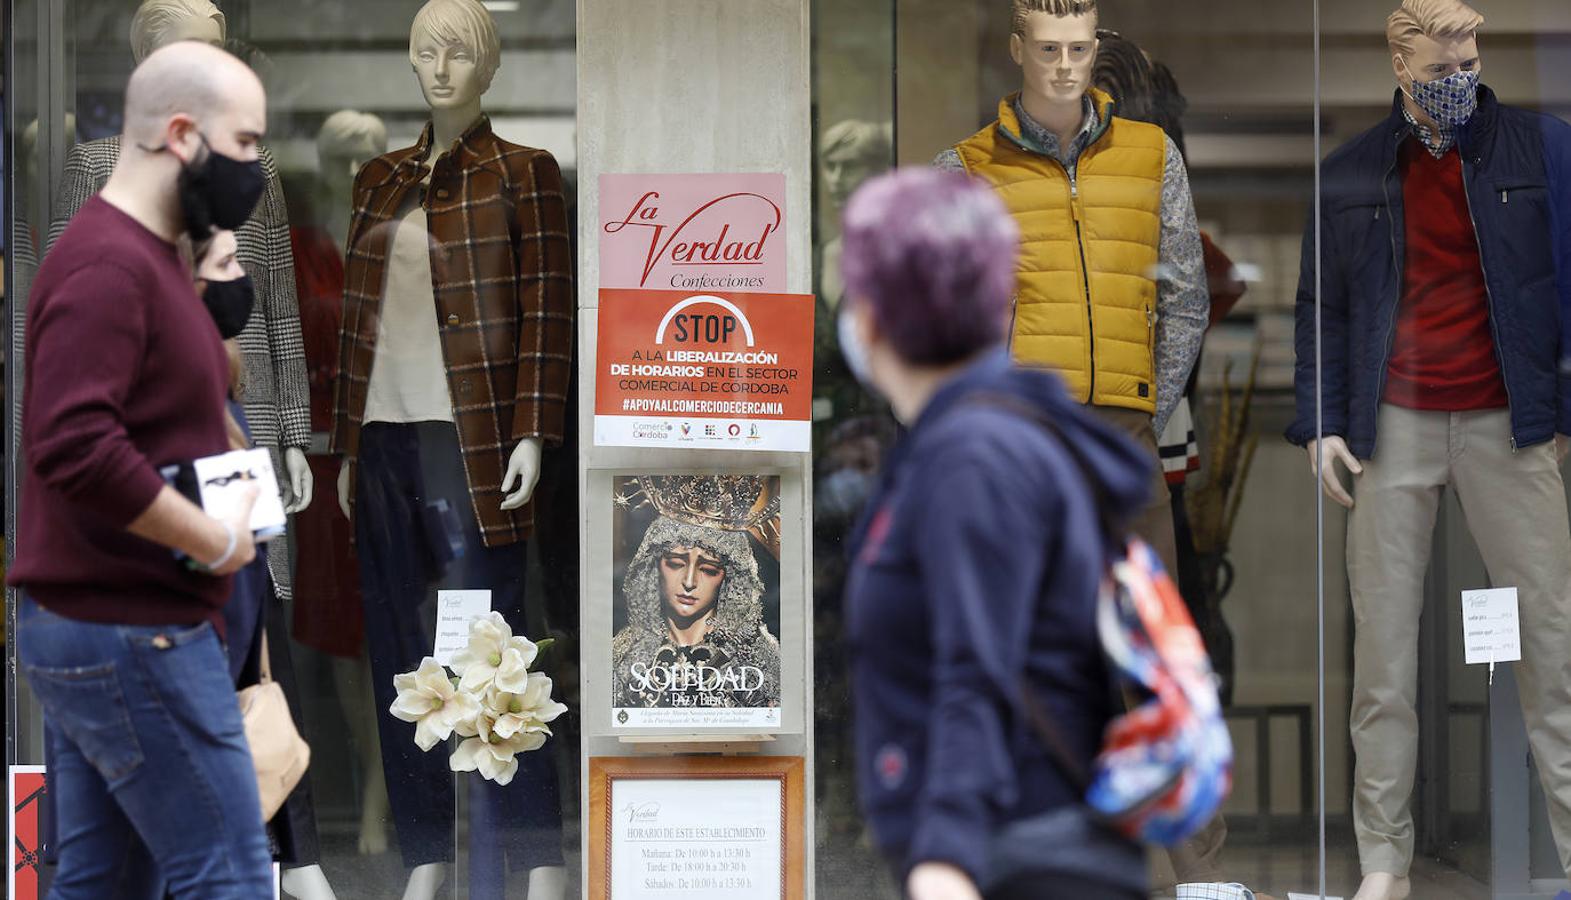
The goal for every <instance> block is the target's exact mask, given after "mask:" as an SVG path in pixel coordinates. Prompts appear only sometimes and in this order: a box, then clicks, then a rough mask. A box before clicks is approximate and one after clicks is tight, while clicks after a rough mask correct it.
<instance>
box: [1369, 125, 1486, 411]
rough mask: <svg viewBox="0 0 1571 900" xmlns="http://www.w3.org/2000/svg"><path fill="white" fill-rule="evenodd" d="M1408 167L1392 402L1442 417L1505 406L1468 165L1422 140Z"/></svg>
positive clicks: (1407, 157)
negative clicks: (1466, 181) (1466, 182)
mask: <svg viewBox="0 0 1571 900" xmlns="http://www.w3.org/2000/svg"><path fill="white" fill-rule="evenodd" d="M1401 166H1402V182H1403V188H1402V200H1403V203H1404V211H1405V216H1406V219H1407V266H1406V269H1407V270H1406V273H1405V277H1404V278H1403V283H1402V305H1401V308H1400V310H1399V311H1398V313H1397V321H1396V335H1395V338H1394V340H1393V342H1392V344H1391V362H1390V366H1389V377H1388V378H1387V380H1386V394H1385V402H1387V403H1391V404H1394V405H1396V406H1403V407H1406V408H1408V409H1421V410H1431V411H1439V412H1464V411H1467V410H1480V409H1499V408H1501V407H1504V406H1506V405H1507V399H1506V386H1505V380H1504V379H1503V378H1502V377H1501V375H1500V361H1499V360H1498V359H1497V358H1496V357H1495V341H1494V335H1493V334H1492V333H1491V332H1490V328H1489V294H1488V292H1487V289H1486V288H1485V286H1484V265H1483V260H1482V258H1481V257H1480V256H1479V252H1478V235H1477V234H1476V233H1475V232H1474V230H1473V220H1472V215H1471V214H1470V213H1469V211H1468V207H1467V195H1466V193H1464V188H1463V183H1462V158H1461V156H1460V155H1458V153H1457V151H1456V149H1455V148H1453V149H1452V150H1451V151H1450V152H1449V153H1447V154H1445V155H1444V156H1442V157H1441V158H1440V159H1435V157H1434V155H1433V154H1431V153H1430V152H1429V151H1428V150H1427V149H1425V148H1424V146H1423V144H1422V143H1421V142H1419V141H1418V140H1417V139H1416V138H1415V139H1412V140H1408V141H1406V142H1405V143H1404V144H1403V145H1402V157H1401Z"/></svg>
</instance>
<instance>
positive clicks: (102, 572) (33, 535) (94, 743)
mask: <svg viewBox="0 0 1571 900" xmlns="http://www.w3.org/2000/svg"><path fill="white" fill-rule="evenodd" d="M265 118H266V98H265V96H264V93H263V90H262V85H261V83H260V82H258V81H257V79H256V76H255V75H253V74H252V73H251V71H250V70H249V69H247V68H246V67H245V66H244V65H243V64H242V63H241V62H240V61H239V60H237V59H235V58H234V57H233V56H230V55H229V54H227V53H225V52H223V51H221V50H217V49H214V48H212V47H209V46H206V45H203V44H198V43H194V42H182V43H178V44H174V45H171V46H169V47H166V48H164V49H162V50H159V51H158V52H156V53H154V54H152V55H151V56H149V57H148V58H147V59H146V60H145V61H143V63H142V64H141V65H140V66H138V67H137V69H136V71H135V72H134V73H133V74H132V76H131V81H130V84H129V85H128V86H127V88H126V108H125V123H126V128H125V149H124V150H123V152H122V153H121V155H120V160H119V163H118V164H117V166H116V168H115V171H114V174H113V175H112V176H111V177H110V179H109V182H108V183H107V184H106V185H105V187H104V189H103V191H102V192H101V193H100V194H99V195H98V196H97V197H94V198H93V199H92V200H90V201H88V203H87V204H86V205H84V206H83V207H82V209H81V211H80V212H79V213H78V214H77V216H76V217H75V219H73V220H72V222H71V224H70V226H69V227H68V228H67V229H66V231H65V233H64V234H63V235H61V237H60V240H59V241H58V242H57V243H56V244H55V246H54V249H53V251H52V252H51V253H50V254H49V257H48V258H47V259H46V260H45V262H44V264H43V266H42V267H41V268H40V269H39V271H38V277H37V280H36V281H35V282H34V285H33V290H32V295H31V298H30V301H29V309H28V322H27V348H26V349H27V352H26V363H25V387H24V390H23V401H22V402H23V413H22V454H23V459H24V460H25V472H24V475H23V485H22V495H21V502H20V504H19V507H18V522H17V530H16V543H15V548H16V556H15V563H14V565H13V566H12V568H11V570H10V574H9V580H10V583H11V584H12V585H13V586H15V587H17V588H18V589H19V590H20V591H21V594H22V600H21V603H20V605H19V608H18V611H17V623H18V624H17V632H16V646H17V648H18V651H17V656H18V660H19V662H20V664H21V668H22V671H23V674H24V675H25V676H26V678H27V681H28V684H29V685H30V686H31V687H32V689H33V693H34V694H35V695H36V696H37V697H38V700H39V702H40V704H41V705H42V706H43V709H44V714H45V717H46V720H47V722H48V723H49V725H50V729H49V731H50V741H51V749H52V751H53V754H54V760H55V762H54V771H53V772H52V773H51V774H52V775H53V776H54V784H55V791H56V797H55V801H56V803H55V806H56V808H57V809H58V811H59V822H58V827H59V857H60V866H59V874H58V876H57V877H56V879H55V882H54V885H53V887H52V888H51V890H50V894H49V897H50V898H51V900H77V898H83V900H88V898H91V900H116V898H158V897H162V896H164V893H165V892H167V893H168V894H170V895H172V896H174V897H175V898H180V900H184V898H198V897H199V898H202V900H230V898H243V900H263V898H271V897H272V896H273V888H272V883H271V859H270V857H269V853H268V847H267V839H266V836H265V834H264V833H263V827H262V814H261V809H260V803H259V801H258V799H257V787H256V776H255V773H254V770H253V768H252V763H251V755H250V750H249V748H248V747H247V744H246V740H245V734H244V731H243V727H242V724H241V720H240V713H239V709H238V708H237V705H236V703H235V697H234V686H233V684H232V682H231V681H230V678H229V668H228V662H227V659H226V657H225V655H224V651H223V647H222V645H221V643H220V641H221V639H222V637H223V635H222V634H221V629H222V627H223V616H222V608H223V605H224V603H225V601H226V600H227V599H228V596H229V588H230V580H229V576H230V574H231V573H233V572H235V571H236V570H238V569H240V568H241V567H243V566H244V565H246V564H247V563H249V562H250V561H251V560H252V559H254V558H255V555H256V548H255V546H254V544H253V542H252V538H251V530H250V528H249V527H248V522H249V518H250V508H249V506H250V504H249V503H247V504H246V508H245V509H244V510H241V511H239V512H238V513H237V514H236V515H235V516H233V517H232V518H230V519H227V520H221V519H215V518H213V517H211V516H209V515H207V514H206V513H205V512H203V511H202V509H201V508H200V507H198V506H196V505H194V504H192V503H190V502H189V501H187V500H185V499H184V498H183V497H182V496H181V495H180V494H179V493H177V492H176V491H174V490H172V489H171V488H169V487H168V486H167V485H166V484H165V481H164V479H163V477H162V475H161V474H160V471H161V469H163V468H164V467H166V466H171V465H176V464H179V463H184V462H189V461H191V460H194V459H198V458H201V457H205V456H211V455H214V454H218V453H223V452H225V451H227V450H228V449H229V440H228V435H227V431H226V429H225V412H224V399H225V392H226V388H227V385H228V383H229V368H228V359H227V356H226V354H225V352H224V347H223V344H222V342H221V340H220V339H219V336H218V330H217V328H216V326H215V325H214V323H213V319H212V317H211V316H210V315H209V314H208V312H207V309H206V308H205V307H204V306H203V304H202V301H201V299H200V298H199V297H198V296H197V294H196V291H195V289H194V288H193V285H192V280H191V270H190V267H189V265H188V264H187V263H186V262H185V260H184V258H183V257H182V254H181V250H180V247H179V245H180V242H181V241H182V240H184V239H186V238H189V237H196V238H200V237H204V236H206V235H207V234H209V233H210V232H211V230H212V229H213V228H215V227H219V228H224V227H232V226H231V225H230V224H228V223H230V222H231V221H233V220H234V219H235V217H236V216H238V217H239V219H240V220H241V221H243V220H244V219H245V217H246V216H247V215H249V214H250V211H251V207H252V206H254V205H255V202H256V196H257V194H259V193H260V190H259V185H260V172H259V171H258V167H257V158H258V157H257V143H258V141H259V140H260V139H261V137H262V132H263V130H264V127H265ZM235 224H238V222H236V223H235ZM254 499H255V493H254V491H253V493H252V495H251V500H253V501H254Z"/></svg>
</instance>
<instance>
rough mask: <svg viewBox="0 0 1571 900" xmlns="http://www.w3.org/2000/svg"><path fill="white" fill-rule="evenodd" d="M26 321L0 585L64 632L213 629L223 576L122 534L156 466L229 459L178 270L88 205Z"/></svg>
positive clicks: (159, 245) (218, 373)
mask: <svg viewBox="0 0 1571 900" xmlns="http://www.w3.org/2000/svg"><path fill="white" fill-rule="evenodd" d="M27 312H28V315H27V343H26V350H27V354H26V360H25V373H26V381H25V383H24V387H23V392H22V459H23V460H24V461H25V465H26V470H25V472H24V474H23V478H22V496H21V502H20V503H19V505H18V507H17V524H16V547H15V551H16V552H15V562H14V564H13V565H12V566H11V569H10V572H9V574H8V580H9V581H10V583H11V584H12V585H14V586H16V587H19V588H21V589H22V590H24V591H26V592H27V594H28V595H29V596H31V597H32V598H33V599H34V600H36V601H37V602H38V603H39V604H41V605H42V606H44V607H45V608H47V609H49V610H51V611H53V612H56V613H58V614H60V615H63V616H66V617H68V618H72V619H79V620H83V621H88V622H106V623H116V624H126V625H179V624H195V623H197V622H201V621H203V620H204V619H206V620H209V621H213V622H215V624H216V625H217V626H218V627H221V619H222V617H221V615H220V610H221V608H222V606H223V604H224V601H225V600H226V599H227V598H228V597H229V579H227V578H214V577H211V576H208V575H200V574H197V573H195V572H191V571H188V570H187V569H186V567H185V566H184V565H181V564H178V563H176V561H175V559H174V555H173V552H172V551H171V550H170V549H169V548H167V547H163V546H159V545H157V544H154V543H152V542H150V541H145V540H142V539H141V538H138V537H135V536H133V535H132V534H130V533H129V532H127V531H126V530H125V528H126V526H127V525H128V524H130V523H131V522H132V521H133V520H134V519H136V518H137V517H138V516H140V515H141V514H142V513H143V512H145V511H146V510H147V508H148V506H150V505H151V504H152V502H153V499H154V498H155V497H156V496H157V495H158V492H159V491H161V490H162V489H163V487H164V480H163V478H162V477H161V476H160V475H159V473H158V468H159V467H160V466H164V465H168V464H170V463H175V462H181V461H185V460H191V459H195V458H197V457H201V456H210V455H212V454H214V453H222V452H224V451H225V450H227V449H228V447H229V442H228V438H227V437H226V434H225V431H224V396H225V393H226V390H227V387H228V381H229V363H228V358H227V356H226V355H225V352H224V347H223V343H222V341H220V340H219V337H218V329H217V327H216V326H215V325H214V324H213V319H212V317H211V316H210V315H208V313H207V309H206V307H204V306H203V305H202V301H201V300H200V299H199V298H198V297H197V295H196V291H195V290H194V288H193V287H192V283H191V273H190V270H189V269H188V268H187V266H186V265H185V264H184V263H183V262H181V260H180V257H179V255H178V254H177V253H176V251H175V247H174V245H172V244H169V243H167V242H165V241H163V240H161V239H160V238H158V237H157V236H156V235H154V234H153V233H152V232H150V231H148V230H147V229H146V228H144V227H143V226H142V225H141V224H139V223H138V222H137V221H136V220H134V219H132V218H131V217H130V216H128V215H126V214H125V213H123V212H121V211H120V210H118V209H116V208H115V207H113V206H111V205H109V204H108V203H106V202H104V201H103V200H102V199H101V198H98V197H94V198H93V199H91V200H89V201H88V202H87V203H86V204H84V205H83V206H82V209H81V211H80V212H78V213H77V214H76V217H75V218H74V219H72V221H71V224H70V226H69V227H68V228H66V230H65V233H64V234H63V235H61V237H60V240H59V241H58V242H56V244H55V246H54V249H53V250H51V251H50V253H49V256H48V257H47V258H46V259H45V260H44V264H43V266H41V267H40V268H39V270H38V277H37V279H36V280H35V281H34V283H33V292H32V296H31V299H30V301H29V308H28V311H27Z"/></svg>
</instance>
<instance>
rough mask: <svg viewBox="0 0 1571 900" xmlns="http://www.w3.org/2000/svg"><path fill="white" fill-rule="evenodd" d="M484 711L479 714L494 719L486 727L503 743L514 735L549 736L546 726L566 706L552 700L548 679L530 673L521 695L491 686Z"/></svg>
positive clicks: (548, 677)
mask: <svg viewBox="0 0 1571 900" xmlns="http://www.w3.org/2000/svg"><path fill="white" fill-rule="evenodd" d="M499 681H500V679H499ZM485 708H486V711H485V713H483V714H482V715H484V716H486V717H489V718H491V719H493V721H492V722H490V724H489V727H490V728H491V730H492V731H493V732H494V733H495V734H498V735H500V736H501V737H502V738H503V739H504V740H506V739H508V738H511V737H513V736H514V735H516V734H529V733H540V734H550V733H551V729H550V728H549V727H548V726H547V723H549V722H553V721H555V720H556V718H557V717H558V716H560V715H562V714H563V713H565V712H567V707H566V706H563V705H562V704H560V703H557V702H556V701H554V700H552V699H551V676H549V675H545V674H542V673H540V672H531V673H530V674H529V680H528V684H527V685H526V686H525V688H524V690H523V691H522V692H512V691H504V690H502V689H500V688H495V687H493V688H492V689H491V690H489V691H487V692H486V697H485Z"/></svg>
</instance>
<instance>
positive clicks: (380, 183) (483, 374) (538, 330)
mask: <svg viewBox="0 0 1571 900" xmlns="http://www.w3.org/2000/svg"><path fill="white" fill-rule="evenodd" d="M431 140H432V138H431V126H430V125H427V126H426V129H425V132H424V133H423V134H422V135H421V136H420V141H419V143H417V144H416V145H415V146H413V147H409V148H407V149H404V150H395V151H393V152H392V153H388V154H386V155H384V156H380V157H378V158H376V159H373V160H371V161H370V162H368V163H366V164H365V166H364V167H363V168H361V170H360V173H359V174H358V175H357V176H356V177H355V188H354V196H355V215H354V220H353V222H352V223H351V224H350V226H349V238H348V244H347V246H348V259H347V260H346V262H345V267H344V319H343V327H342V330H341V331H340V333H339V349H338V354H339V367H338V379H337V381H336V383H335V385H334V390H333V433H332V447H333V450H334V452H337V453H342V454H344V455H345V457H347V458H348V459H349V460H350V461H351V463H352V462H353V461H354V460H355V459H356V457H357V455H358V450H359V445H360V426H361V424H362V423H363V421H364V416H365V407H366V394H367V388H368V387H369V385H370V381H371V365H372V363H373V361H374V360H375V358H376V338H377V324H378V321H379V316H380V313H381V308H382V293H383V291H384V289H385V287H386V281H387V275H386V261H387V254H388V250H389V245H390V243H391V240H392V235H393V231H394V229H396V228H397V226H398V221H399V213H400V209H401V207H402V205H403V204H404V202H405V199H406V198H407V197H408V195H409V193H410V192H411V191H419V190H421V182H422V181H423V180H424V179H425V176H426V173H427V171H431V180H430V183H429V185H428V186H427V187H426V188H425V194H424V196H423V197H422V199H421V201H420V202H421V203H422V204H423V205H424V206H425V211H426V222H427V229H428V230H429V231H430V234H431V240H430V243H431V281H432V288H433V292H434V294H435V300H436V319H437V327H438V328H440V329H441V335H440V337H441V344H442V357H443V360H444V361H445V364H446V368H447V387H448V396H449V397H450V398H451V400H452V403H453V421H454V423H455V424H456V425H457V428H458V437H459V443H460V445H461V446H462V448H463V455H464V471H465V472H467V473H468V476H469V498H470V504H471V505H472V506H473V508H474V514H475V518H476V520H477V521H478V522H479V523H480V532H481V535H482V536H483V537H484V540H485V544H486V546H487V547H499V546H504V545H507V544H510V543H513V542H516V541H520V540H524V539H526V538H528V537H529V536H530V535H531V534H532V533H533V528H534V504H533V503H530V504H528V505H525V506H524V507H523V508H521V509H516V510H513V511H511V512H503V511H502V510H501V509H500V506H501V503H502V496H503V495H502V477H503V475H504V474H505V473H506V471H507V463H508V459H509V457H510V456H511V455H512V452H513V449H514V448H515V447H517V446H518V443H519V442H520V441H522V440H524V439H525V438H541V439H543V440H544V441H546V442H547V443H550V444H559V443H561V440H562V428H563V423H564V420H565V417H566V406H567V387H568V375H569V368H570V366H571V363H572V353H573V276H572V263H573V261H572V251H571V244H570V242H569V236H568V224H567V209H566V198H565V196H564V194H563V191H562V173H561V170H560V169H559V168H558V167H557V163H556V160H555V159H554V158H552V156H551V154H549V153H547V152H545V151H544V150H535V149H531V148H529V147H520V146H518V145H516V144H510V143H508V142H507V141H504V140H502V139H500V138H498V137H497V136H496V135H494V134H493V133H492V132H491V122H490V120H489V119H487V118H485V117H482V118H481V119H480V120H479V121H478V122H476V123H475V124H474V125H472V126H470V128H469V130H468V131H466V132H465V133H464V135H463V137H461V138H460V139H459V140H458V142H457V143H456V144H455V145H454V146H453V148H452V149H451V150H449V151H448V152H446V153H444V154H442V155H441V156H440V157H438V158H437V160H436V164H435V167H434V171H432V170H430V169H429V167H428V166H427V164H426V163H427V159H428V158H429V156H430V153H431Z"/></svg>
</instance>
